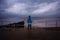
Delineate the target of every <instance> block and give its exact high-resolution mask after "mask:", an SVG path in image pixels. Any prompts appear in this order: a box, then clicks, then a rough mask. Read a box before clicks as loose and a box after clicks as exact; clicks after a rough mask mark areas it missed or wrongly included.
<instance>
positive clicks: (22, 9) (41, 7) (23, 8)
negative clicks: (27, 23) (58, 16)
mask: <svg viewBox="0 0 60 40" xmlns="http://www.w3.org/2000/svg"><path fill="white" fill-rule="evenodd" d="M58 4H59V2H58V1H57V2H52V3H47V2H44V3H40V4H36V3H35V4H34V5H30V4H26V3H15V4H13V5H11V6H10V7H8V8H7V9H5V11H6V12H8V13H14V14H20V15H28V14H43V13H47V12H48V13H49V12H54V11H55V10H57V9H58ZM27 9H28V10H27Z"/></svg>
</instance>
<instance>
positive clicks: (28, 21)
mask: <svg viewBox="0 0 60 40" xmlns="http://www.w3.org/2000/svg"><path fill="white" fill-rule="evenodd" d="M27 23H28V30H31V26H32V19H31V16H29V17H28V19H27Z"/></svg>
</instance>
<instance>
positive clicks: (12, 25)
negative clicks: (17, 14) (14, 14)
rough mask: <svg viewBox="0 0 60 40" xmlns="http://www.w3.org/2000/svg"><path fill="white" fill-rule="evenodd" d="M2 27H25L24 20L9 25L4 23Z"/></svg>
mask: <svg viewBox="0 0 60 40" xmlns="http://www.w3.org/2000/svg"><path fill="white" fill-rule="evenodd" d="M2 27H7V28H9V27H11V28H19V27H24V21H21V22H18V23H12V24H8V25H2V26H0V28H2Z"/></svg>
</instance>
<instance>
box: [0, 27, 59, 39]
mask: <svg viewBox="0 0 60 40" xmlns="http://www.w3.org/2000/svg"><path fill="white" fill-rule="evenodd" d="M53 29H54V30H52V28H50V29H48V28H32V30H28V29H27V28H0V40H59V39H60V30H57V29H56V28H53Z"/></svg>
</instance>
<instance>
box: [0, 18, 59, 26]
mask: <svg viewBox="0 0 60 40" xmlns="http://www.w3.org/2000/svg"><path fill="white" fill-rule="evenodd" d="M20 21H24V22H25V24H24V25H25V26H27V25H28V23H27V18H8V19H0V25H6V24H11V23H18V22H20ZM32 21H33V23H32V26H33V27H60V18H32Z"/></svg>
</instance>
